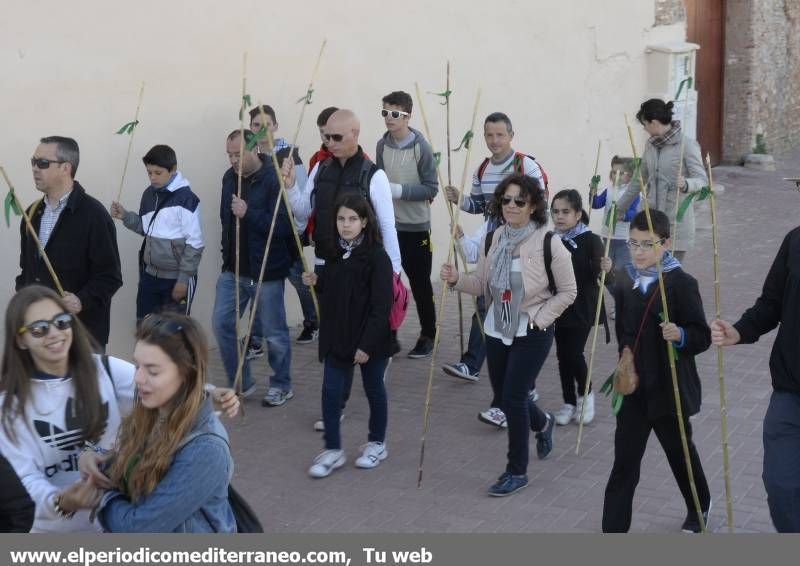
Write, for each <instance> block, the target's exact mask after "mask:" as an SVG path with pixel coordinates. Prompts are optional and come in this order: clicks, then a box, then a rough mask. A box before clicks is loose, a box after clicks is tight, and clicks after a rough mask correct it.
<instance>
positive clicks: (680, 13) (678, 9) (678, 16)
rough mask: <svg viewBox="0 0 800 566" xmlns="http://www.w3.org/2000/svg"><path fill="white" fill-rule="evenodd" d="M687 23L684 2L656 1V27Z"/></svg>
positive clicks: (673, 0) (681, 0) (679, 0)
mask: <svg viewBox="0 0 800 566" xmlns="http://www.w3.org/2000/svg"><path fill="white" fill-rule="evenodd" d="M684 21H686V9H685V7H684V5H683V0H656V21H655V23H654V24H653V25H654V26H668V25H671V24H677V23H679V22H684Z"/></svg>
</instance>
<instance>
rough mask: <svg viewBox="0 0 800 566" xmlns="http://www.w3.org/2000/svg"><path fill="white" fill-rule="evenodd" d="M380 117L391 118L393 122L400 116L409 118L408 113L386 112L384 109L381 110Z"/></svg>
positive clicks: (399, 111)
mask: <svg viewBox="0 0 800 566" xmlns="http://www.w3.org/2000/svg"><path fill="white" fill-rule="evenodd" d="M381 116H383V117H384V118H386V117H387V116H391V117H392V118H394V119H395V120H397V119H398V118H399V117H400V116H410V114H409V113H408V112H403V111H402V110H386V109H385V108H384V109H383V110H381Z"/></svg>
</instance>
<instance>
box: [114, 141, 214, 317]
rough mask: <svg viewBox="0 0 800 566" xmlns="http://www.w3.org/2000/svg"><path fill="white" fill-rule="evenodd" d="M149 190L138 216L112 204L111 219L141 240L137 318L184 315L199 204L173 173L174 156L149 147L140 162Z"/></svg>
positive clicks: (196, 250) (193, 280)
mask: <svg viewBox="0 0 800 566" xmlns="http://www.w3.org/2000/svg"><path fill="white" fill-rule="evenodd" d="M142 161H143V162H144V165H145V168H146V169H147V176H148V177H149V178H150V186H149V187H147V189H145V191H144V193H143V194H142V200H141V203H140V204H139V214H136V213H135V212H132V211H129V210H125V209H124V208H123V207H122V205H121V204H119V203H118V202H114V203H112V204H111V216H113V217H114V218H119V219H121V220H122V222H123V224H124V225H125V227H126V228H128V229H129V230H133V231H134V232H136V233H137V234H140V235H142V236H144V242H143V243H142V247H141V249H140V250H139V289H138V292H137V294H136V318H137V320H141V319H143V318H144V317H145V316H147V315H148V314H150V313H153V312H157V311H160V310H164V309H169V310H177V311H179V312H182V313H185V314H189V311H190V309H191V304H192V299H193V298H194V290H195V287H196V285H197V267H198V265H199V264H200V258H201V257H202V254H203V247H204V244H203V231H202V229H201V227H200V199H199V198H198V197H197V195H196V194H194V193H193V192H192V189H191V188H190V187H189V180H188V179H186V178H185V177H184V176H183V175H182V174H181V172H180V171H178V160H177V157H176V156H175V151H174V150H173V149H172V148H171V147H169V146H167V145H156V146H153V147H152V149H150V151H148V152H147V154H146V155H145V156H144V157H143V158H142Z"/></svg>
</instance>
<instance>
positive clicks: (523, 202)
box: [440, 174, 578, 497]
mask: <svg viewBox="0 0 800 566" xmlns="http://www.w3.org/2000/svg"><path fill="white" fill-rule="evenodd" d="M489 210H490V214H491V215H492V216H493V217H494V219H495V220H496V221H497V222H499V223H500V226H499V227H498V228H497V230H495V231H494V232H490V233H489V234H487V235H486V238H487V240H488V242H490V243H489V244H487V243H486V242H487V240H484V245H482V246H481V254H480V257H479V259H478V267H477V269H476V270H475V271H474V272H473V273H472V274H469V275H467V274H459V273H458V271H457V270H456V269H455V268H454V267H453V266H452V265H447V264H445V265H443V266H442V270H441V273H440V276H441V278H442V280H443V281H447V282H448V284H450V286H452V287H455V288H456V289H457V290H459V291H464V292H466V293H469V294H471V295H484V296H485V297H486V300H487V314H486V320H485V322H484V330H485V332H486V361H487V367H488V369H489V379H490V381H491V383H492V392H493V395H494V398H493V400H492V406H493V407H497V408H499V409H502V410H503V411H504V412H505V415H506V419H507V422H508V463H507V465H506V470H505V472H503V474H502V475H501V476H500V477H499V478H498V479H497V481H496V483H495V484H494V485H492V486H491V487H490V488H489V495H491V496H494V497H503V496H506V495H511V494H512V493H515V492H516V491H519V490H520V489H522V488H524V487H526V486H527V485H528V476H527V470H528V440H529V437H530V431H533V432H535V433H536V452H537V455H538V457H539V459H540V460H543V459H545V458H546V457H547V456H548V455H549V454H550V452H551V451H552V449H553V425H554V423H555V420H554V419H553V415H551V414H548V413H545V412H544V411H542V410H541V409H539V407H537V406H536V404H535V403H534V402H533V401H532V400H531V399H530V398H529V397H528V392H529V391H531V390H533V389H534V387H535V384H536V376H537V375H538V373H539V370H540V369H541V368H542V364H543V363H544V361H545V359H546V358H547V354H548V353H549V352H550V346H551V345H552V343H553V323H554V322H555V320H556V319H557V318H558V316H559V315H560V314H561V313H562V312H563V311H564V310H565V309H566V308H567V307H568V306H569V305H570V304H572V302H573V301H574V300H575V297H576V296H577V293H578V291H577V286H576V284H575V275H574V273H573V271H572V260H571V258H570V254H569V252H568V251H567V249H566V248H565V247H564V246H563V245H561V243H560V242H559V241H558V238H555V241H553V238H552V234H551V233H549V232H548V231H547V228H546V224H547V202H546V201H545V199H544V194H543V192H542V190H541V187H540V186H539V183H538V182H537V181H536V180H535V179H533V178H531V177H527V176H525V175H517V174H515V175H511V176H509V177H506V178H505V179H504V180H503V181H502V182H500V184H498V185H497V188H496V189H495V192H494V198H493V200H492V203H491V204H490V207H489ZM545 245H548V246H549V247H550V250H549V253H545ZM548 263H549V265H548ZM548 272H550V273H551V274H552V277H551V276H550V274H549V273H548ZM551 278H552V283H551V282H550V280H551Z"/></svg>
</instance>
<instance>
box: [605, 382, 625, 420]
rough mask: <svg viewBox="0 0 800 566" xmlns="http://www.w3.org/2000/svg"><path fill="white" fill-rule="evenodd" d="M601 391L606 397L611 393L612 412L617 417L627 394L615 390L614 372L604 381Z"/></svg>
mask: <svg viewBox="0 0 800 566" xmlns="http://www.w3.org/2000/svg"><path fill="white" fill-rule="evenodd" d="M600 393H604V394H605V396H606V397H608V396H609V394H610V395H611V413H612V414H613V415H614V416H615V417H616V416H617V415H618V414H619V410H620V409H621V408H622V401H624V400H625V396H624V395H622V394H621V393H617V392H616V391H614V374H613V373H612V374H611V375H609V376H608V379H606V381H605V383H603V387H601V388H600Z"/></svg>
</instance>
